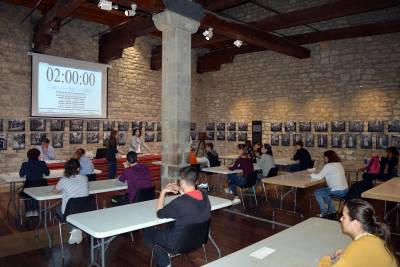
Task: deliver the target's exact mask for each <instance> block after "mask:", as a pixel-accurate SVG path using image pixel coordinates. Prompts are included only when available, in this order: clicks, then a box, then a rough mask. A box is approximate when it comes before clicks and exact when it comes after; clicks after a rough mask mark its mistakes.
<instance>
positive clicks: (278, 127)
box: [271, 122, 282, 132]
mask: <svg viewBox="0 0 400 267" xmlns="http://www.w3.org/2000/svg"><path fill="white" fill-rule="evenodd" d="M271 132H282V122H272V123H271Z"/></svg>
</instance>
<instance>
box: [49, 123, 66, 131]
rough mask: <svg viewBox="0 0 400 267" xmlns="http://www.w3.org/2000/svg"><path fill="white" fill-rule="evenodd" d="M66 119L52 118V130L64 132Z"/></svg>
mask: <svg viewBox="0 0 400 267" xmlns="http://www.w3.org/2000/svg"><path fill="white" fill-rule="evenodd" d="M64 126H65V124H64V120H50V131H54V132H62V131H64V128H65V127H64Z"/></svg>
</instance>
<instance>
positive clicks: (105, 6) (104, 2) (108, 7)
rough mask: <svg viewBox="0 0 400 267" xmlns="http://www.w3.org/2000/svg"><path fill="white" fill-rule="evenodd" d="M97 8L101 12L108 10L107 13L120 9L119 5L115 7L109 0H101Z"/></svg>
mask: <svg viewBox="0 0 400 267" xmlns="http://www.w3.org/2000/svg"><path fill="white" fill-rule="evenodd" d="M97 6H98V7H99V8H100V9H101V10H107V11H111V10H112V9H118V5H113V3H112V2H111V1H107V0H100V1H99V3H98V4H97Z"/></svg>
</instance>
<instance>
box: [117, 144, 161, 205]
mask: <svg viewBox="0 0 400 267" xmlns="http://www.w3.org/2000/svg"><path fill="white" fill-rule="evenodd" d="M126 160H127V162H128V166H127V168H126V169H125V170H124V172H123V173H122V175H121V176H120V177H119V180H120V181H121V182H126V183H127V184H128V194H129V202H130V203H133V202H135V197H136V192H137V190H138V189H140V188H149V187H152V186H153V184H152V180H151V173H150V169H149V167H147V165H144V164H140V163H138V162H137V153H136V152H134V151H130V152H128V154H127V155H126Z"/></svg>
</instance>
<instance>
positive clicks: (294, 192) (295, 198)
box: [293, 187, 297, 212]
mask: <svg viewBox="0 0 400 267" xmlns="http://www.w3.org/2000/svg"><path fill="white" fill-rule="evenodd" d="M293 194H294V196H293V201H294V205H293V212H296V208H297V187H295V188H294V190H293Z"/></svg>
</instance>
